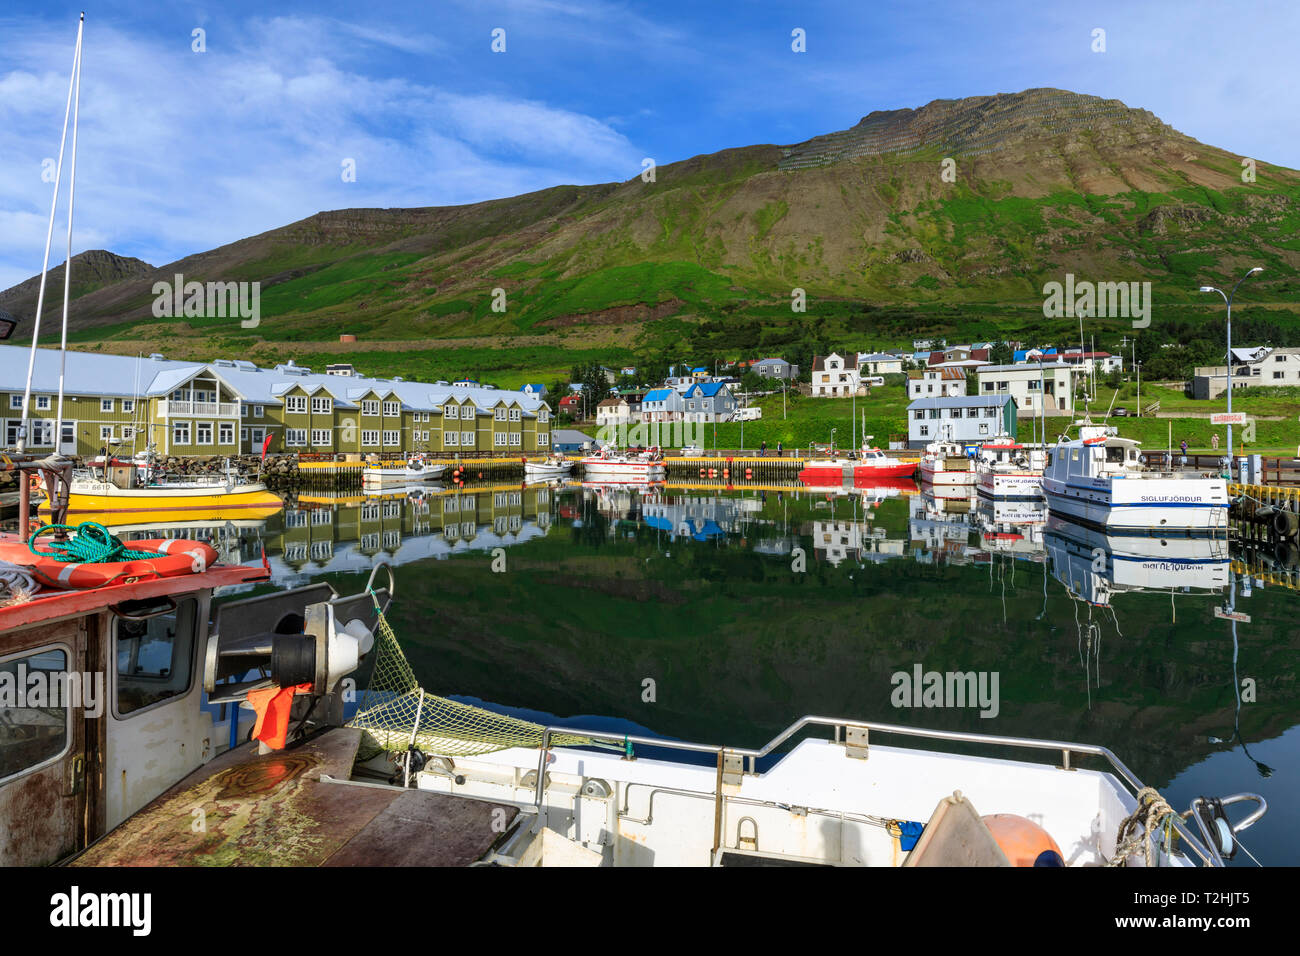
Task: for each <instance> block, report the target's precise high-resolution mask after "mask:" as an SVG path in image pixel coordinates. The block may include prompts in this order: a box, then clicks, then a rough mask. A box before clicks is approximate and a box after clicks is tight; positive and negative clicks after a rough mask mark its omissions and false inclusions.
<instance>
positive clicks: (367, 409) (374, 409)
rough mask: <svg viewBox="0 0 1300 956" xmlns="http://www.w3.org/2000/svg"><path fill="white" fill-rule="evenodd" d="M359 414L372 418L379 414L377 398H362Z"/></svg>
mask: <svg viewBox="0 0 1300 956" xmlns="http://www.w3.org/2000/svg"><path fill="white" fill-rule="evenodd" d="M361 414H362V415H365V416H366V417H367V418H374V417H375V416H376V415H378V414H379V400H378V399H374V398H367V399H363V400H362V402H361Z"/></svg>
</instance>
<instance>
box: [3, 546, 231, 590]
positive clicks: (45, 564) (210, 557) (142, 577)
mask: <svg viewBox="0 0 1300 956" xmlns="http://www.w3.org/2000/svg"><path fill="white" fill-rule="evenodd" d="M130 547H131V550H132V551H151V552H153V553H154V554H156V555H157V557H152V558H132V559H130V560H127V561H111V562H106V563H98V564H83V563H80V562H76V561H59V560H57V559H56V558H55V557H54V554H53V552H51V551H37V552H36V553H35V554H33V553H32V551H31V549H29V548H28V547H27V544H26V542H22V541H6V542H0V561H8V562H10V563H11V564H18V565H22V566H23V567H25V568H27V569H29V570H30V571H31V572H32V575H33V576H34V577H35V578H36V579H37V581H39V582H40V583H41V584H42V585H43V586H45V587H50V588H58V589H61V590H65V591H71V590H80V589H82V588H99V587H104V586H105V585H107V584H134V583H135V582H137V581H152V580H155V579H157V578H172V577H178V576H179V575H182V574H202V573H203V572H204V571H206V570H207V569H208V568H209V567H211V566H212V565H213V564H214V563H215V562H216V560H217V552H216V551H215V550H214V549H213V548H212V547H211V546H209V545H207V544H204V543H203V542H202V541H191V540H189V539H187V538H150V539H148V540H145V541H132V542H130Z"/></svg>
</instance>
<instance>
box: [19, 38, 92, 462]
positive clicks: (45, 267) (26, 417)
mask: <svg viewBox="0 0 1300 956" xmlns="http://www.w3.org/2000/svg"><path fill="white" fill-rule="evenodd" d="M85 24H86V14H85V13H82V14H81V19H80V20H79V21H78V23H77V46H76V49H75V50H74V51H73V55H72V75H71V76H70V77H69V78H68V103H67V106H66V107H65V108H64V112H63V135H62V136H61V137H60V139H59V161H58V163H57V165H56V166H55V168H54V196H53V198H52V199H51V200H50V224H49V227H48V228H47V229H46V231H45V257H44V258H43V259H42V260H41V284H40V287H39V289H38V291H37V293H36V316H35V318H34V319H33V320H32V348H31V352H30V353H29V354H28V356H27V384H26V385H25V386H24V388H23V418H22V426H21V427H20V428H19V429H18V453H19V454H22V453H23V452H25V451H26V450H27V427H28V422H29V421H30V420H31V411H30V409H31V401H32V376H33V375H34V374H35V372H36V343H37V342H38V341H39V339H40V334H41V313H42V312H43V310H44V308H45V279H46V275H47V273H48V272H49V268H50V245H51V244H52V243H53V241H54V216H55V213H56V212H57V211H58V207H59V184H60V182H61V181H62V178H63V150H64V147H65V146H66V145H67V141H68V120H69V119H70V118H71V117H73V115H74V114H73V111H72V100H73V93H74V92H75V93H76V94H77V99H78V105H80V98H81V83H80V79H81V36H82V31H83V29H84V28H85ZM74 122H75V121H74ZM76 136H77V132H76V128H75V126H74V128H73V132H72V137H73V139H72V141H73V143H74V146H73V156H74V157H75V155H76V146H75V143H76ZM75 169H76V159H75V158H74V159H73V170H74V175H75ZM68 235H69V238H68V248H69V259H68V263H67V264H66V265H65V266H64V276H63V278H64V309H63V343H62V345H63V350H64V352H65V353H66V351H67V347H68V334H67V325H68V311H67V289H68V276H67V273H68V270H69V269H70V268H71V266H72V260H71V244H72V239H71V235H72V203H71V189H69V203H68ZM58 413H59V421H58V426H59V432H60V437H62V431H63V365H62V363H60V366H59V412H58ZM57 447H58V446H57V445H56V446H55V448H56V449H57Z"/></svg>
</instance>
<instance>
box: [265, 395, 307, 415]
mask: <svg viewBox="0 0 1300 956" xmlns="http://www.w3.org/2000/svg"><path fill="white" fill-rule="evenodd" d="M284 410H285V412H286V414H289V415H302V414H305V413H306V411H307V396H306V395H289V396H286V397H285V400H284ZM254 415H256V412H254Z"/></svg>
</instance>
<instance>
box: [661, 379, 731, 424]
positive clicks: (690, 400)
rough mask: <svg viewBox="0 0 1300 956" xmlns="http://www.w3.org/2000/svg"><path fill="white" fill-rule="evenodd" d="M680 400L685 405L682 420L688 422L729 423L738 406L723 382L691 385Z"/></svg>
mask: <svg viewBox="0 0 1300 956" xmlns="http://www.w3.org/2000/svg"><path fill="white" fill-rule="evenodd" d="M648 397H649V396H647V398H648ZM682 400H683V401H684V402H685V403H686V408H685V410H684V416H683V420H684V421H688V422H725V421H730V420H731V418H732V416H733V415H735V414H736V408H737V407H738V405H739V403H738V402H737V401H736V396H734V395H732V394H731V389H729V388H728V387H727V385H726V383H725V382H704V383H701V384H697V385H692V386H691V387H690V388H688V389H687V390H686V394H685V395H683V396H682Z"/></svg>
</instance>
